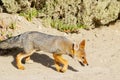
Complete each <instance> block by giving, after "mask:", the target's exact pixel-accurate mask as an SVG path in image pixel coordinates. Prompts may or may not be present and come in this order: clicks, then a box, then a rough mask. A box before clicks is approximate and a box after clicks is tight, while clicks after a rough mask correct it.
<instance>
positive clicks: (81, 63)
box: [79, 61, 89, 66]
mask: <svg viewBox="0 0 120 80" xmlns="http://www.w3.org/2000/svg"><path fill="white" fill-rule="evenodd" d="M79 63H80V65H82V66H85V65H87V66H88V65H89V64H88V63H87V64H84V63H83V62H81V61H79Z"/></svg>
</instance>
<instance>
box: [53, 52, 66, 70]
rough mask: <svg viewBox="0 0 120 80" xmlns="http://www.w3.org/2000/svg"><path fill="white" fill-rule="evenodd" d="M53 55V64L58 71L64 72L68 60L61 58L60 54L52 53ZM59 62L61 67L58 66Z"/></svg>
mask: <svg viewBox="0 0 120 80" xmlns="http://www.w3.org/2000/svg"><path fill="white" fill-rule="evenodd" d="M53 57H54V59H55V66H56V69H57V71H58V72H65V71H66V70H67V68H68V62H67V61H66V60H65V59H63V58H62V55H60V54H55V53H54V54H53ZM60 64H62V65H63V67H62V68H61V67H60Z"/></svg>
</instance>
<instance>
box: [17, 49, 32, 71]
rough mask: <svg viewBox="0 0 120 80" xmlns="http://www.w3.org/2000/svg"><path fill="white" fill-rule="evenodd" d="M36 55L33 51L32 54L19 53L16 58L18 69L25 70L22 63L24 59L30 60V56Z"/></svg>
mask: <svg viewBox="0 0 120 80" xmlns="http://www.w3.org/2000/svg"><path fill="white" fill-rule="evenodd" d="M33 53H34V51H31V52H30V53H23V52H21V53H19V54H18V55H17V56H16V66H17V68H18V69H20V70H24V69H25V68H24V66H23V65H22V63H21V61H22V59H23V58H25V57H27V60H29V59H30V55H32V54H33Z"/></svg>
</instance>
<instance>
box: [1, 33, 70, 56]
mask: <svg viewBox="0 0 120 80" xmlns="http://www.w3.org/2000/svg"><path fill="white" fill-rule="evenodd" d="M65 45H67V47H66V46H65ZM15 47H18V48H23V50H24V52H25V53H29V52H31V51H32V50H36V51H37V50H39V51H40V50H41V51H46V52H51V53H58V52H59V53H60V54H63V53H64V54H66V53H67V54H68V53H70V49H72V42H71V41H70V40H68V39H67V38H65V37H63V36H54V35H48V34H44V33H41V32H37V31H30V32H25V33H23V34H20V35H18V36H15V37H12V38H10V39H7V40H4V41H2V42H0V48H1V49H8V48H15Z"/></svg>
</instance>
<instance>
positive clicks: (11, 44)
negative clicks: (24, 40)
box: [0, 36, 21, 49]
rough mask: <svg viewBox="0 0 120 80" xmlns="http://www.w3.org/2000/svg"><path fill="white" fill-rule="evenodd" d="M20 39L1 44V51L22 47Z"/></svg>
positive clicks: (8, 40) (4, 41)
mask: <svg viewBox="0 0 120 80" xmlns="http://www.w3.org/2000/svg"><path fill="white" fill-rule="evenodd" d="M20 41H21V40H20V38H19V36H15V37H12V38H9V39H6V40H3V41H1V42H0V49H11V48H17V47H20Z"/></svg>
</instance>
